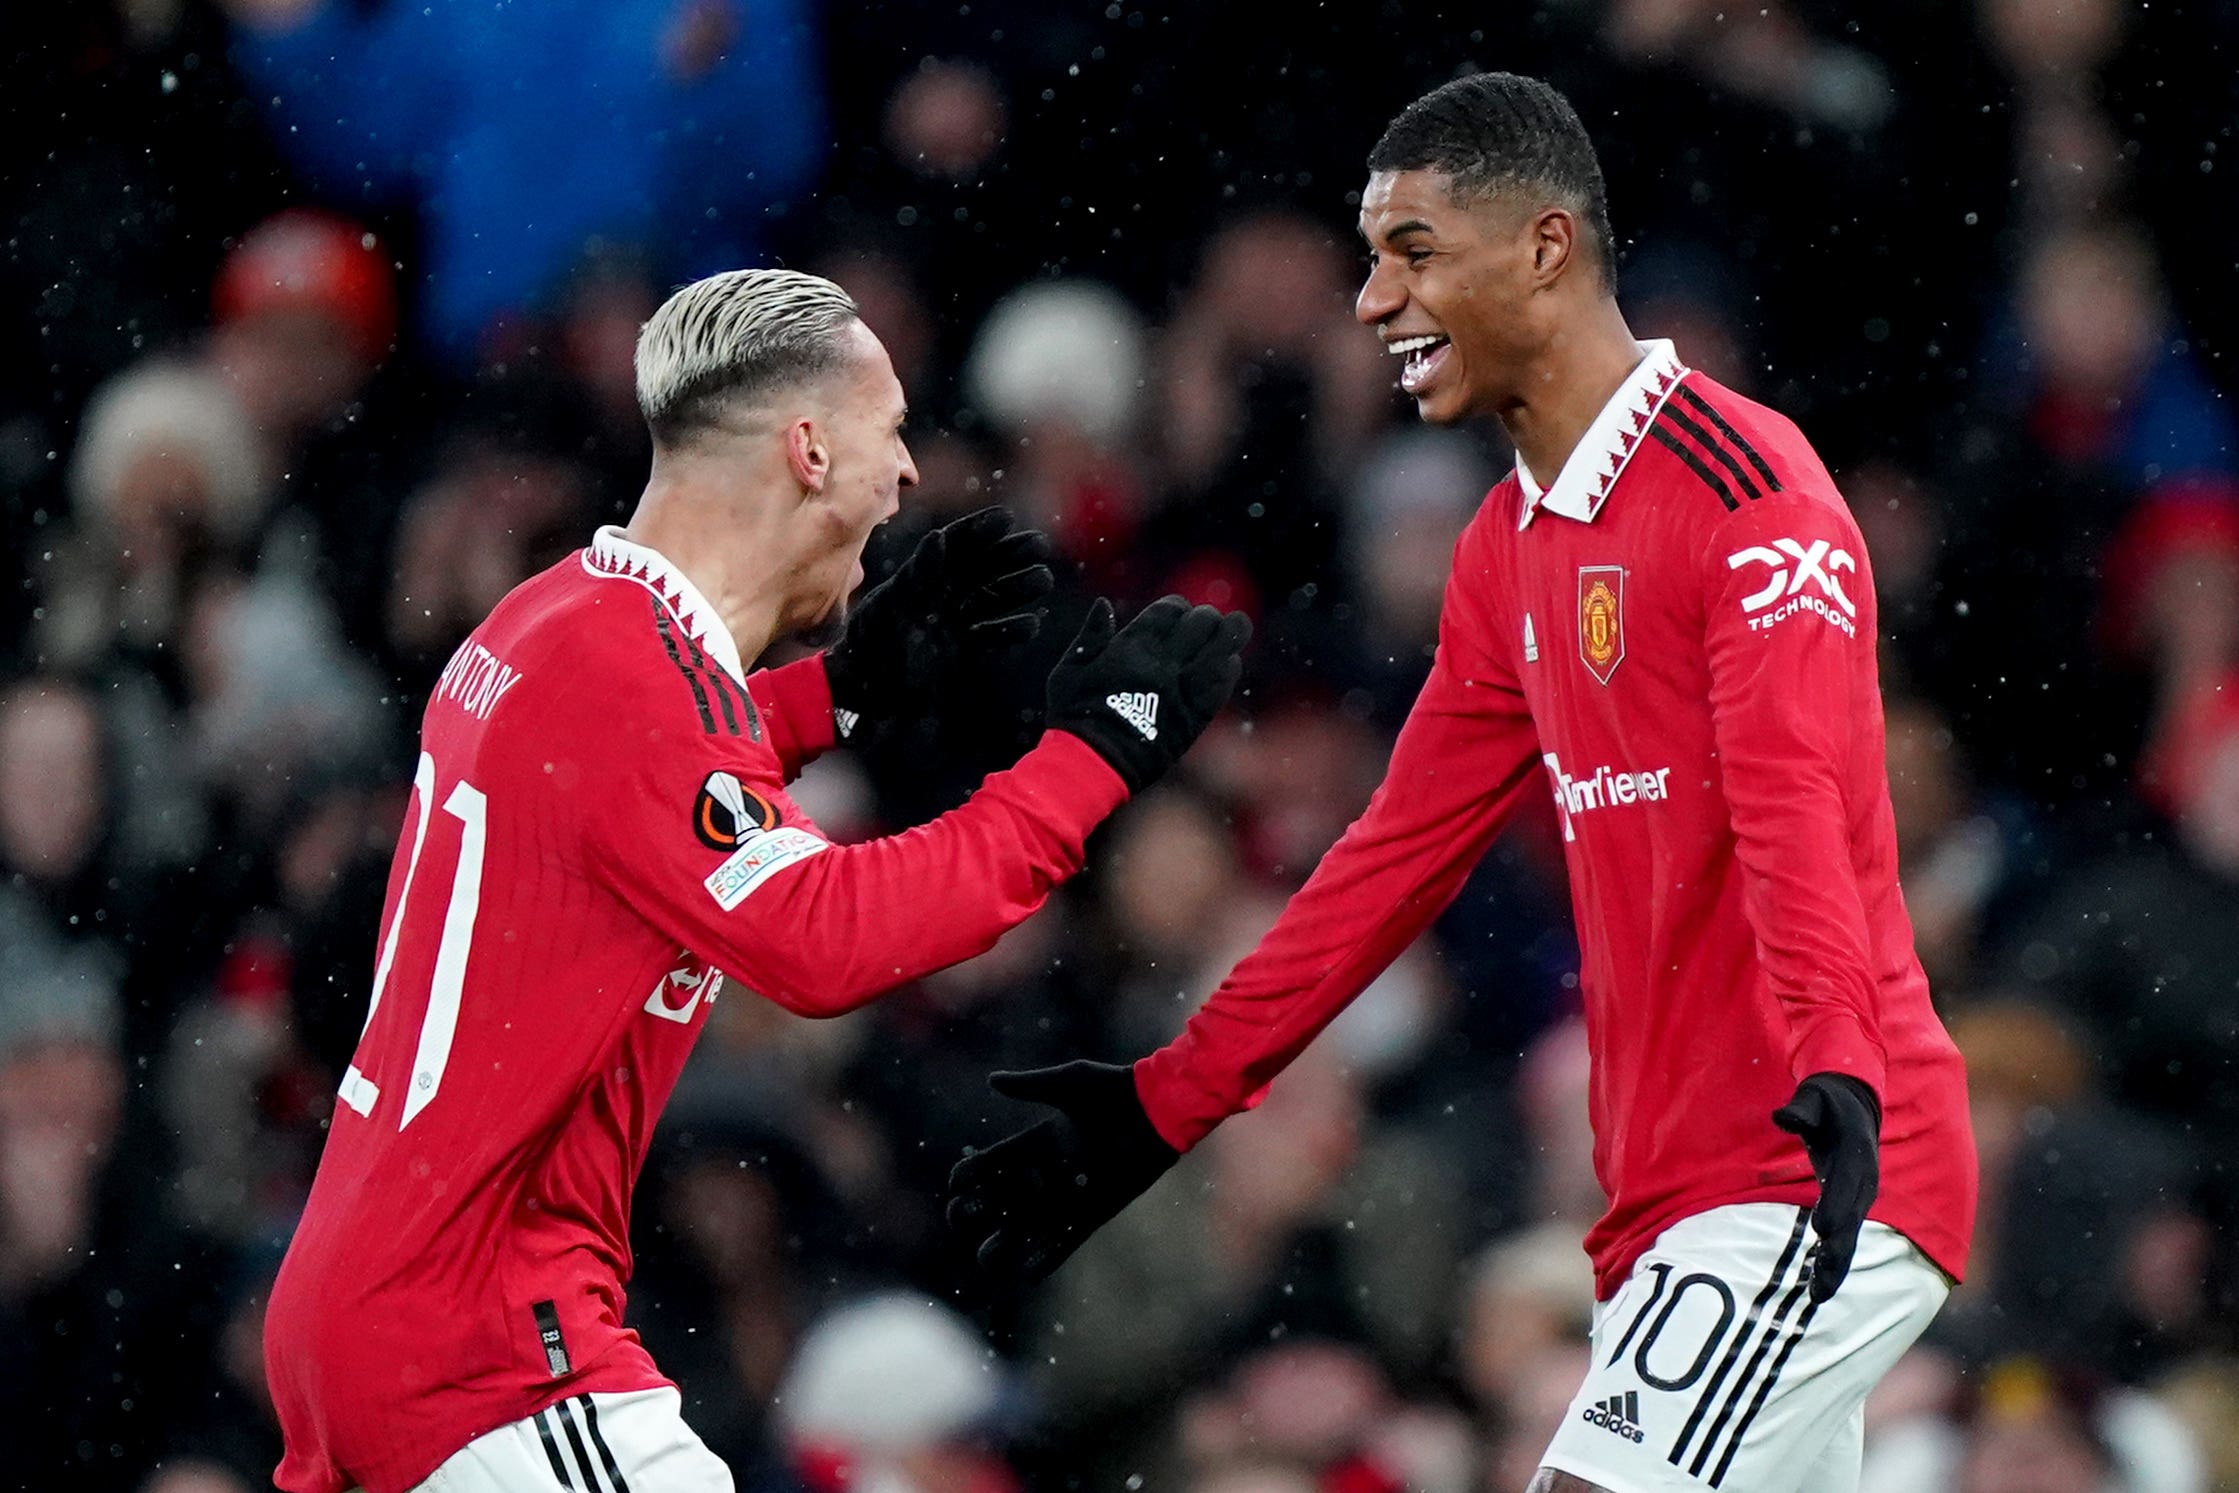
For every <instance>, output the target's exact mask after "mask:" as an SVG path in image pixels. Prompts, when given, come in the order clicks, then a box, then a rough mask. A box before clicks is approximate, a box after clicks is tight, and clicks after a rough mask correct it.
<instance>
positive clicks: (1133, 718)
mask: <svg viewBox="0 0 2239 1493" xmlns="http://www.w3.org/2000/svg"><path fill="white" fill-rule="evenodd" d="M1104 703H1105V704H1106V705H1109V706H1110V707H1111V708H1112V710H1113V711H1114V713H1116V714H1117V715H1118V716H1119V718H1120V719H1121V720H1123V721H1125V722H1127V723H1128V724H1129V725H1130V726H1133V727H1134V728H1135V729H1136V730H1138V731H1140V732H1142V733H1143V739H1144V740H1145V741H1156V740H1158V694H1157V692H1156V691H1155V690H1130V691H1125V692H1123V693H1120V694H1116V695H1106V696H1105V697H1104Z"/></svg>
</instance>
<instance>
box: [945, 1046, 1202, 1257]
mask: <svg viewBox="0 0 2239 1493" xmlns="http://www.w3.org/2000/svg"><path fill="white" fill-rule="evenodd" d="M988 1085H989V1087H991V1088H993V1089H994V1090H995V1092H996V1093H998V1094H1004V1095H1008V1096H1009V1097H1010V1098H1013V1099H1025V1100H1029V1101H1032V1102H1034V1103H1037V1104H1047V1105H1049V1106H1050V1107H1051V1108H1053V1109H1055V1110H1056V1111H1057V1113H1056V1114H1054V1115H1052V1116H1051V1117H1049V1118H1048V1119H1046V1120H1042V1121H1040V1122H1038V1123H1036V1124H1034V1125H1031V1126H1029V1127H1028V1128H1026V1129H1024V1130H1021V1131H1019V1132H1018V1133H1017V1134H1016V1135H1012V1136H1008V1137H1006V1138H1005V1139H1003V1140H1000V1141H997V1142H996V1143H995V1144H994V1145H992V1146H989V1147H988V1148H987V1149H986V1150H984V1151H974V1152H971V1153H970V1154H968V1155H966V1156H965V1158H964V1159H963V1160H962V1161H959V1162H958V1163H956V1168H955V1170H954V1171H951V1172H950V1173H949V1178H948V1185H949V1201H948V1222H949V1227H950V1228H952V1229H954V1230H955V1231H956V1232H957V1233H958V1234H960V1235H962V1236H963V1237H964V1239H965V1241H966V1242H967V1243H969V1244H970V1245H972V1247H973V1251H974V1253H975V1255H976V1257H977V1258H978V1260H979V1263H980V1268H981V1269H982V1270H984V1271H986V1272H987V1273H988V1274H989V1275H991V1276H994V1277H996V1278H998V1279H1000V1280H1003V1281H1005V1282H1007V1283H1010V1284H1013V1285H1017V1286H1025V1285H1030V1284H1032V1283H1033V1282H1034V1281H1037V1280H1040V1279H1041V1278H1042V1277H1043V1276H1045V1275H1048V1274H1049V1273H1050V1272H1051V1271H1052V1270H1055V1269H1056V1268H1057V1267H1058V1266H1059V1265H1061V1264H1063V1263H1064V1262H1065V1259H1066V1257H1067V1256H1068V1255H1070V1254H1072V1252H1073V1251H1074V1250H1075V1249H1076V1248H1078V1247H1079V1246H1080V1243H1081V1241H1082V1240H1083V1239H1086V1238H1087V1237H1088V1236H1089V1235H1091V1234H1093V1233H1095V1232H1096V1231H1097V1229H1098V1228H1100V1227H1102V1226H1103V1225H1104V1224H1105V1223H1106V1222H1108V1221H1109V1220H1110V1219H1111V1217H1112V1215H1113V1214H1115V1213H1117V1212H1119V1210H1120V1209H1122V1208H1124V1207H1126V1206H1127V1205H1128V1204H1129V1203H1131V1202H1133V1201H1134V1200H1135V1199H1136V1198H1137V1197H1138V1196H1140V1195H1141V1193H1142V1192H1143V1190H1144V1189H1145V1188H1147V1187H1149V1186H1150V1185H1151V1184H1152V1183H1153V1182H1156V1181H1157V1180H1158V1179H1159V1178H1160V1177H1162V1176H1164V1175H1165V1174H1166V1170H1167V1168H1169V1167H1171V1166H1172V1165H1173V1164H1174V1163H1175V1162H1176V1161H1178V1160H1180V1159H1181V1153H1180V1152H1178V1151H1176V1150H1175V1149H1174V1148H1173V1147H1172V1146H1169V1145H1168V1144H1166V1142H1165V1141H1164V1140H1162V1139H1160V1137H1159V1134H1158V1131H1157V1130H1156V1129H1154V1128H1153V1127H1152V1125H1151V1121H1150V1116H1148V1115H1146V1114H1145V1113H1144V1112H1143V1102H1142V1100H1140V1099H1139V1098H1137V1097H1136V1094H1135V1073H1134V1070H1133V1069H1132V1068H1127V1067H1121V1066H1117V1065H1114V1064H1111V1063H1090V1062H1071V1063H1062V1064H1060V1065H1058V1066H1057V1067H1055V1068H1035V1069H1032V1070H1030V1071H1028V1072H1025V1073H998V1074H995V1075H994V1076H993V1077H991V1078H989V1079H988Z"/></svg>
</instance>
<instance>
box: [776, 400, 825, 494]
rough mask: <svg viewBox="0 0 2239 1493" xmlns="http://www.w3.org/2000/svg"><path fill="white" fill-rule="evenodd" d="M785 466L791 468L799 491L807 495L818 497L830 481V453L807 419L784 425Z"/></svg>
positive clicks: (811, 422)
mask: <svg viewBox="0 0 2239 1493" xmlns="http://www.w3.org/2000/svg"><path fill="white" fill-rule="evenodd" d="M785 464H786V465H787V466H788V467H790V468H792V470H793V480H794V481H795V482H798V483H799V484H800V485H801V491H802V492H804V493H807V494H810V495H816V494H821V493H822V492H823V491H824V484H825V483H826V482H827V481H829V480H830V479H831V475H832V449H831V447H830V446H829V445H828V444H826V442H825V439H824V432H823V431H822V430H821V429H820V428H818V426H817V423H816V421H815V420H813V419H811V418H810V417H809V416H807V415H800V416H796V417H795V418H794V419H792V420H790V421H788V422H787V423H786V426H785Z"/></svg>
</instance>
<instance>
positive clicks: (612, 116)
mask: <svg viewBox="0 0 2239 1493" xmlns="http://www.w3.org/2000/svg"><path fill="white" fill-rule="evenodd" d="M225 4H226V8H227V10H228V11H229V12H230V14H231V17H232V20H233V23H234V25H233V38H234V40H233V47H232V55H233V61H234V63H235V65H236V67H238V68H239V69H240V71H241V73H242V75H243V76H244V78H245V79H246V80H247V81H248V83H249V85H250V87H251V89H252V90H253V91H254V92H255V93H257V94H259V95H261V96H262V97H263V99H264V102H265V105H266V107H267V108H268V109H269V110H270V111H271V113H272V115H273V123H274V126H275V130H274V134H275V136H276V137H277V139H278V140H279V143H280V146H281V148H282V150H283V151H284V152H286V153H287V154H288V156H289V158H290V160H291V163H292V164H293V165H294V167H295V168H296V169H297V170H298V171H300V172H302V173H303V174H304V176H305V177H306V178H307V179H308V181H309V184H310V185H311V186H312V188H313V189H314V190H316V191H317V192H319V193H320V194H321V195H322V196H324V197H325V198H327V199H328V200H329V201H332V202H335V203H338V204H350V205H357V204H363V203H367V202H372V203H398V204H405V205H410V206H413V207H415V208H416V209H417V210H418V212H419V215H420V221H421V229H422V233H423V236H424V243H425V266H424V268H425V284H424V286H423V287H422V290H421V294H420V295H419V297H418V298H417V299H418V302H419V315H420V323H421V331H422V332H423V334H424V335H426V336H427V337H428V338H429V340H430V341H431V342H433V343H434V344H435V346H436V347H437V349H438V350H439V351H441V352H444V353H447V354H449V355H450V356H453V357H459V358H466V357H471V356H472V355H473V353H474V352H475V351H476V350H477V345H478V343H479V341H480V339H481V337H482V334H483V333H484V332H485V331H486V330H487V329H488V327H489V326H490V324H491V322H492V320H493V319H495V318H498V317H501V316H504V315H507V314H509V313H533V312H535V311H537V310H539V309H540V308H541V307H542V306H543V305H544V304H545V302H546V301H547V300H548V299H549V298H550V297H551V296H552V295H553V294H554V292H556V291H557V290H558V289H560V288H561V287H563V286H564V285H565V283H566V282H567V280H568V278H569V277H570V275H571V274H572V273H573V272H574V271H575V270H576V268H577V267H578V265H579V264H580V263H581V262H582V260H583V257H584V255H585V252H586V250H588V249H592V248H604V249H607V250H618V251H621V252H624V253H634V254H637V255H640V256H642V257H643V258H644V259H645V261H646V262H647V263H648V265H649V267H650V268H651V269H652V270H653V272H654V273H655V274H656V275H658V276H659V277H661V278H662V279H663V280H665V281H676V280H689V279H692V278H694V277H696V276H698V275H700V274H702V273H704V272H706V271H708V270H710V269H712V268H716V267H720V266H726V265H736V264H748V263H753V262H755V261H756V260H757V259H758V258H759V257H760V256H761V251H762V247H763V243H762V241H763V238H764V233H765V230H766V227H767V224H768V221H769V220H770V219H771V217H772V216H773V215H775V214H778V213H781V212H782V211H783V210H784V209H785V208H786V207H787V206H788V205H789V204H790V203H792V202H794V201H797V200H798V199H799V198H800V197H801V196H802V194H803V193H804V192H806V191H807V190H808V189H809V188H810V187H811V186H813V184H814V182H815V180H816V177H817V175H818V171H819V168H820V166H821V164H822V159H823V154H824V151H825V139H826V137H825V129H824V119H825V107H824V87H823V78H822V64H821V57H820V54H819V47H818V44H817V34H816V27H815V24H814V16H815V7H814V6H813V5H812V4H811V3H810V0H536V3H534V4H520V3H506V0H410V3H406V0H375V3H373V4H370V5H368V4H365V3H362V0H225Z"/></svg>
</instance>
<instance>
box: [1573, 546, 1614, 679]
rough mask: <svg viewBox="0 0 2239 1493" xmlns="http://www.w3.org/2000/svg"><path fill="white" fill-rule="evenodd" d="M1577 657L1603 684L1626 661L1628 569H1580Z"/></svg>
mask: <svg viewBox="0 0 2239 1493" xmlns="http://www.w3.org/2000/svg"><path fill="white" fill-rule="evenodd" d="M1578 656H1579V657H1580V658H1581V659H1583V660H1584V661H1585V664H1586V668H1587V670H1588V672H1590V673H1591V674H1592V675H1593V676H1594V677H1595V678H1596V679H1599V680H1600V681H1601V682H1602V683H1604V684H1607V683H1609V676H1610V675H1611V674H1613V673H1615V672H1616V671H1617V666H1618V665H1619V664H1621V663H1623V662H1624V661H1625V570H1624V567H1623V566H1621V565H1581V566H1580V567H1578Z"/></svg>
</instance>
